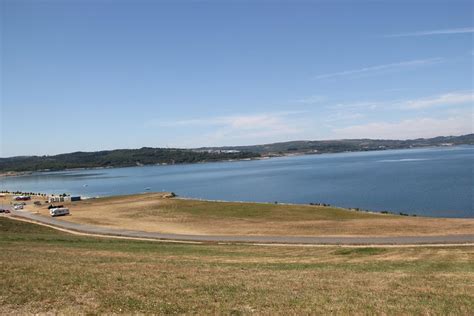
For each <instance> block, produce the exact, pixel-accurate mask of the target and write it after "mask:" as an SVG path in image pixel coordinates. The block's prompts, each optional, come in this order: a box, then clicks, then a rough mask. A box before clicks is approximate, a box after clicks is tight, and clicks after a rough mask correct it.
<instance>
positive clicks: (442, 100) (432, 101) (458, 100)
mask: <svg viewBox="0 0 474 316" xmlns="http://www.w3.org/2000/svg"><path fill="white" fill-rule="evenodd" d="M469 102H471V103H472V102H474V94H473V93H472V92H451V93H445V94H441V95H438V96H434V97H429V98H422V99H415V100H408V101H405V102H403V104H402V107H403V108H408V109H423V108H429V107H433V106H439V105H457V104H465V103H469Z"/></svg>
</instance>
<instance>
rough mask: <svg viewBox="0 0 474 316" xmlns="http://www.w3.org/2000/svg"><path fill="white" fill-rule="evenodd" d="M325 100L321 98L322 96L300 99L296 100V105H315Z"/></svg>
mask: <svg viewBox="0 0 474 316" xmlns="http://www.w3.org/2000/svg"><path fill="white" fill-rule="evenodd" d="M326 100H327V97H325V96H322V95H312V96H309V97H305V98H301V99H298V100H296V102H298V103H302V104H316V103H321V102H324V101H326Z"/></svg>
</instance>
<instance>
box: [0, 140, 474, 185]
mask: <svg viewBox="0 0 474 316" xmlns="http://www.w3.org/2000/svg"><path fill="white" fill-rule="evenodd" d="M460 146H473V145H469V144H459V145H450V146H445V145H437V146H423V147H409V148H397V149H377V150H356V151H341V152H317V151H316V152H315V151H304V152H290V153H282V154H279V153H270V154H267V155H265V156H260V157H252V158H241V159H223V160H216V161H199V162H191V163H190V162H186V163H173V164H171V163H156V164H135V165H129V166H98V167H78V168H65V169H55V170H51V169H40V170H33V171H4V172H0V178H2V177H20V176H25V175H31V174H33V173H42V172H63V171H79V170H101V169H119V168H134V167H153V166H177V165H196V164H206V163H219V162H238V161H254V160H267V159H273V158H283V157H297V156H312V155H334V154H347V153H367V152H387V151H395V150H413V149H429V148H446V147H451V148H453V147H460Z"/></svg>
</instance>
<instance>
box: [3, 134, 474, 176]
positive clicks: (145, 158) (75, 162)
mask: <svg viewBox="0 0 474 316" xmlns="http://www.w3.org/2000/svg"><path fill="white" fill-rule="evenodd" d="M462 144H468V145H474V134H469V135H462V136H440V137H435V138H427V139H425V138H419V139H412V140H378V139H344V140H325V141H291V142H283V143H273V144H265V145H253V146H228V147H202V148H196V149H177V148H150V147H143V148H140V149H116V150H104V151H97V152H74V153H67V154H60V155H54V156H21V157H10V158H0V172H10V171H15V172H22V171H40V170H64V169H72V168H100V167H130V166H136V165H153V164H178V163H196V162H211V161H223V160H234V159H248V158H258V157H261V156H281V155H287V154H322V153H337V152H346V151H371V150H386V149H403V148H416V147H430V146H450V145H462Z"/></svg>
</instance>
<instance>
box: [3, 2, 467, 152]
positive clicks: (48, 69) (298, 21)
mask: <svg viewBox="0 0 474 316" xmlns="http://www.w3.org/2000/svg"><path fill="white" fill-rule="evenodd" d="M473 9H474V4H473V2H472V1H456V0H446V1H436V0H432V1H416V0H414V1H403V0H401V1H383V0H381V1H337V0H336V1H317V0H315V1H258V0H256V1H243V0H242V1H179V0H178V1H140V0H138V1H131V0H130V1H121V0H118V1H111V0H95V1H88V0H82V1H75V0H70V1H65V0H64V1H59V0H58V1H51V0H42V1H33V0H30V1H24V0H0V10H1V11H0V18H1V30H0V31H1V33H0V35H1V38H0V44H1V46H0V53H1V64H0V75H1V77H0V80H1V81H0V89H1V90H0V102H1V103H0V116H1V120H0V124H1V126H0V127H1V128H0V132H1V135H0V157H9V156H17V155H51V154H57V153H64V152H73V151H96V150H105V149H116V148H140V147H143V146H146V147H185V148H193V147H201V146H222V145H251V144H262V143H272V142H279V141H289V140H323V139H342V138H376V139H381V138H384V139H409V138H419V137H433V136H439V135H461V134H468V133H472V132H473V104H474V96H473V90H474V88H473V70H474V69H473V58H474V47H473V33H474V21H473V12H474V10H473Z"/></svg>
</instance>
